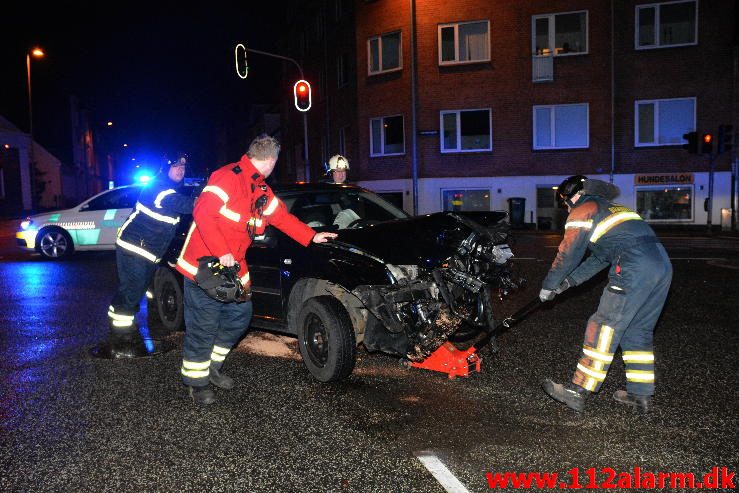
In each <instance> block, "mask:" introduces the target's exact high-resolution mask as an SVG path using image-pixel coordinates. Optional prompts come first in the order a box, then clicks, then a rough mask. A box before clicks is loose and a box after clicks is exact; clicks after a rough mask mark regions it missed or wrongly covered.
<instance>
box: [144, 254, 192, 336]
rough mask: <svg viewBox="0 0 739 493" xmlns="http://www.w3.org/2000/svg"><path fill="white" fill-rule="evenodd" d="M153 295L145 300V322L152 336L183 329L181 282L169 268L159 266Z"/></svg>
mask: <svg viewBox="0 0 739 493" xmlns="http://www.w3.org/2000/svg"><path fill="white" fill-rule="evenodd" d="M153 285H154V297H153V298H152V299H148V300H147V322H148V323H149V330H150V331H151V335H152V336H164V335H168V334H169V333H171V332H176V331H178V330H183V326H184V317H185V309H184V303H183V299H184V298H183V293H182V282H181V281H180V279H178V277H177V275H175V274H174V273H173V272H172V271H171V270H169V269H166V268H159V269H157V272H156V274H155V276H154V283H153Z"/></svg>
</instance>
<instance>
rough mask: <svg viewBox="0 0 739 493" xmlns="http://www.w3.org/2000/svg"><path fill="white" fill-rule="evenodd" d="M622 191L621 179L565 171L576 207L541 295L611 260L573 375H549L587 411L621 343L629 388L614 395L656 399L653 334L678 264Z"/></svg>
mask: <svg viewBox="0 0 739 493" xmlns="http://www.w3.org/2000/svg"><path fill="white" fill-rule="evenodd" d="M619 192H620V191H619V189H618V187H616V186H615V185H612V184H609V183H606V182H603V181H600V180H588V179H587V178H586V177H584V176H581V175H577V176H571V177H569V178H567V179H566V180H565V181H564V182H562V184H561V185H560V186H559V188H558V190H557V194H558V195H559V197H560V199H561V200H563V201H564V203H565V204H566V205H567V209H568V210H569V212H570V213H569V216H568V217H567V222H566V224H565V234H564V238H563V240H562V243H561V244H560V245H559V251H558V252H557V256H556V258H555V259H554V262H553V263H552V267H551V269H550V270H549V273H548V274H547V276H546V278H545V279H544V282H543V283H542V289H541V292H540V293H539V297H540V298H541V300H542V301H549V300H551V299H553V298H554V296H555V295H557V294H560V293H562V292H563V291H565V290H566V289H568V288H569V287H572V286H577V285H579V284H582V283H583V282H585V281H587V280H588V279H590V278H591V277H593V276H594V275H595V274H596V273H598V272H600V271H601V270H603V269H604V268H606V267H607V266H609V265H610V270H609V273H608V285H607V286H606V288H605V290H604V291H603V295H602V296H601V299H600V304H599V305H598V310H597V311H596V312H595V313H594V314H593V315H592V316H591V317H590V319H589V320H588V324H587V328H586V330H585V340H584V342H583V348H582V352H581V354H580V360H579V362H578V364H577V368H576V370H575V374H574V376H573V377H572V381H571V382H568V383H565V384H564V385H562V384H558V383H555V382H553V381H552V380H549V379H546V380H545V381H544V382H543V387H544V390H545V392H546V393H547V394H549V396H551V397H552V398H554V399H555V400H557V401H559V402H562V403H564V404H566V405H567V406H569V407H570V408H572V409H574V410H576V411H583V410H584V408H585V402H586V400H587V397H588V396H589V395H590V394H591V393H592V392H597V391H598V390H599V389H600V386H601V384H602V383H603V380H604V379H605V378H606V374H607V373H608V368H609V367H610V365H611V362H612V360H613V355H614V353H615V352H616V349H617V348H618V347H619V346H620V347H621V351H622V353H621V355H622V358H623V361H624V364H625V366H626V390H625V391H624V390H619V391H617V392H616V393H615V394H614V395H613V398H614V399H615V400H616V401H618V402H620V403H623V404H627V405H630V406H632V407H633V408H634V409H635V410H638V411H642V412H647V411H649V410H650V408H651V407H652V396H653V395H654V352H653V345H652V336H653V333H654V326H655V324H656V323H657V319H658V318H659V316H660V313H661V312H662V307H663V306H664V303H665V299H666V298H667V293H668V291H669V289H670V282H671V281H672V266H671V264H670V260H669V258H668V257H667V253H666V252H665V249H664V248H663V246H662V244H661V243H660V242H659V240H658V238H657V236H656V235H655V234H654V231H653V230H652V228H651V227H649V225H648V224H647V223H646V222H645V221H643V220H642V218H641V217H640V216H639V214H637V213H636V212H634V211H633V210H631V209H629V208H627V207H624V206H622V205H617V204H614V203H613V202H611V200H613V199H614V198H615V197H617V196H618V194H619ZM588 251H589V252H590V255H589V256H588V257H587V258H585V260H584V261H583V258H584V257H585V255H586V253H587V252H588Z"/></svg>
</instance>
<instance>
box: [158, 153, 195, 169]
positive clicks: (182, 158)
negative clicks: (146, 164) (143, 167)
mask: <svg viewBox="0 0 739 493" xmlns="http://www.w3.org/2000/svg"><path fill="white" fill-rule="evenodd" d="M189 159H190V156H188V155H187V154H186V153H184V152H179V151H178V152H173V153H171V154H166V155H165V156H164V159H163V160H162V165H161V167H160V168H159V172H160V173H167V171H169V168H171V167H172V166H185V165H186V164H187V161H188V160H189Z"/></svg>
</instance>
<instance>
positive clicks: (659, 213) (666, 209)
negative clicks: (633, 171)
mask: <svg viewBox="0 0 739 493" xmlns="http://www.w3.org/2000/svg"><path fill="white" fill-rule="evenodd" d="M636 212H638V213H639V215H640V216H641V217H643V218H644V219H646V220H647V221H692V220H693V187H691V186H685V185H680V186H677V185H674V186H664V187H659V188H658V187H637V189H636Z"/></svg>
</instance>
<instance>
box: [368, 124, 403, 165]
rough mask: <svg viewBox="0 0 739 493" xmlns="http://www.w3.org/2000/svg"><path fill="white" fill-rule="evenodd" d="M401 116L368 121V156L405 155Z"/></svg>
mask: <svg viewBox="0 0 739 493" xmlns="http://www.w3.org/2000/svg"><path fill="white" fill-rule="evenodd" d="M404 133H405V132H404V128H403V116H402V115H396V116H384V117H382V118H373V119H371V120H370V156H372V157H374V156H394V155H398V154H405V135H404Z"/></svg>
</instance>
